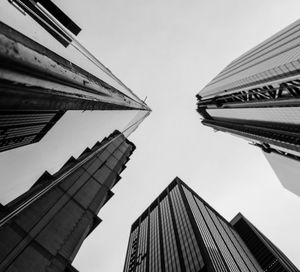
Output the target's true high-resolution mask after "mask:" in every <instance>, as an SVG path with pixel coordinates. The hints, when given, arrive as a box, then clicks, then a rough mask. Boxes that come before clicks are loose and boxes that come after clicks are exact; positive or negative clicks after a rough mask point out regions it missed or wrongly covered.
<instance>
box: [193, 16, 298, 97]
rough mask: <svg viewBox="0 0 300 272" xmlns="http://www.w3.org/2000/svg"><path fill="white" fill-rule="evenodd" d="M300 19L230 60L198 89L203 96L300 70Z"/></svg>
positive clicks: (285, 75)
mask: <svg viewBox="0 0 300 272" xmlns="http://www.w3.org/2000/svg"><path fill="white" fill-rule="evenodd" d="M299 42H300V19H299V20H297V21H296V22H294V23H293V24H291V25H290V26H288V27H287V28H285V29H283V30H282V31H280V32H278V33H277V34H275V35H274V36H272V37H271V38H269V39H267V40H266V41H264V42H263V43H261V44H259V45H258V46H256V47H254V48H253V49H251V50H250V51H248V52H246V53H245V54H243V55H242V56H241V57H239V58H237V59H236V60H234V61H233V62H232V63H230V64H229V65H228V66H227V67H226V68H225V69H223V70H222V71H221V72H220V73H219V74H218V75H217V76H216V77H215V78H214V79H213V80H212V81H211V82H210V83H208V84H207V85H206V86H205V87H204V88H203V89H202V90H201V91H200V92H199V95H201V96H202V97H203V98H206V97H210V96H215V95H220V94H224V92H225V91H227V92H228V91H230V90H233V89H234V90H239V89H241V88H244V87H246V86H248V87H249V86H251V84H252V85H255V84H263V82H268V81H270V79H271V78H273V79H276V78H277V79H278V78H285V77H289V76H292V75H295V74H298V75H299V69H300V61H299V60H300V43H299Z"/></svg>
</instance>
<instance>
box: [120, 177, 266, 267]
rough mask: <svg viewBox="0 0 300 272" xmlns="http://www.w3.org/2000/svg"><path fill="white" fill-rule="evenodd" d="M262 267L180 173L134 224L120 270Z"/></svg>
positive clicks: (229, 227) (230, 228)
mask: <svg viewBox="0 0 300 272" xmlns="http://www.w3.org/2000/svg"><path fill="white" fill-rule="evenodd" d="M143 271H147V272H159V271H161V272H176V271H177V272H179V271H180V272H181V271H182V272H183V271H189V272H200V271H201V272H202V271H203V272H204V271H205V272H226V271H228V272H254V271H255V272H258V271H259V272H262V271H263V270H262V269H261V268H260V266H259V265H258V263H257V262H256V260H255V259H254V257H253V256H252V254H251V253H250V251H249V250H248V249H247V247H246V245H245V244H244V243H243V241H242V240H241V238H240V237H239V235H238V234H237V232H236V231H235V229H234V228H233V227H232V226H231V225H230V224H229V223H228V222H227V221H226V220H225V219H224V218H223V217H222V216H221V215H220V214H219V213H218V212H217V211H215V210H214V209H213V208H212V207H211V206H210V205H209V204H207V203H206V202H205V201H204V200H203V199H201V198H200V197H199V196H198V195H197V194H196V193H195V192H194V191H193V190H192V189H191V188H189V187H188V186H187V185H186V184H185V183H183V182H182V181H181V180H180V179H179V178H175V179H174V180H173V181H172V182H171V184H170V185H169V186H168V187H167V188H166V189H165V190H164V191H163V192H162V193H161V194H160V195H159V196H158V197H157V198H156V199H155V200H154V201H153V203H152V204H151V205H150V206H149V207H148V208H147V209H146V210H145V211H144V212H143V213H142V215H141V216H140V217H139V218H138V219H137V220H136V221H135V222H134V223H133V225H132V227H131V231H130V237H129V244H128V249H127V255H126V260H125V265H124V272H143Z"/></svg>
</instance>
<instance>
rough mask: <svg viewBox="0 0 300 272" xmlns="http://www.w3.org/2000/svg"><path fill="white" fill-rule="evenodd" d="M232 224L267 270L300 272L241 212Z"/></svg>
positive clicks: (270, 271) (273, 271)
mask: <svg viewBox="0 0 300 272" xmlns="http://www.w3.org/2000/svg"><path fill="white" fill-rule="evenodd" d="M231 225H232V226H233V227H234V229H235V231H236V232H237V233H238V236H239V237H240V238H241V239H242V240H243V242H244V243H245V244H246V245H247V248H248V249H249V250H250V251H251V253H252V254H253V256H254V258H255V259H256V261H257V262H258V263H259V265H260V266H261V267H262V269H263V271H267V272H299V270H298V269H297V267H296V266H295V265H294V264H293V263H292V262H291V261H290V260H289V259H288V258H287V257H286V256H285V254H284V253H283V252H282V251H281V250H279V249H278V248H277V247H276V246H275V245H274V244H273V243H272V242H271V241H270V240H269V239H268V238H267V237H266V236H264V235H263V234H262V233H261V232H260V231H259V230H258V229H257V228H256V227H255V226H253V225H252V224H251V223H250V222H249V221H248V220H247V219H246V218H245V217H244V216H243V215H242V214H241V213H239V214H238V215H236V216H235V218H233V219H232V221H231Z"/></svg>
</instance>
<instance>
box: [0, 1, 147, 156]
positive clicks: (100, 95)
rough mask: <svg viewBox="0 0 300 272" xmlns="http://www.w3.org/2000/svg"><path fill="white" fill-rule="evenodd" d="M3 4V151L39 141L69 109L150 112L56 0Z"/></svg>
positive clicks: (0, 36) (0, 56) (0, 112)
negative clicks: (100, 57) (81, 39)
mask: <svg viewBox="0 0 300 272" xmlns="http://www.w3.org/2000/svg"><path fill="white" fill-rule="evenodd" d="M15 7H17V9H15ZM0 9H1V10H3V11H5V12H7V18H6V21H7V22H5V23H4V22H2V21H1V22H0V62H1V73H0V152H1V151H5V150H9V149H13V148H17V147H21V146H24V145H28V144H32V143H35V142H38V141H39V140H41V139H42V138H43V136H44V135H45V134H46V133H47V132H48V131H49V130H50V129H51V128H52V127H53V126H54V125H55V123H56V122H57V121H59V119H60V118H61V117H62V116H63V115H64V114H65V113H66V112H67V111H68V110H82V111H85V110H140V111H147V112H150V108H149V107H148V106H147V104H146V103H145V102H144V101H142V100H141V99H140V98H138V97H137V96H136V95H135V94H134V93H133V92H132V91H131V90H130V89H129V88H128V87H127V86H125V84H124V83H122V82H121V81H120V80H119V79H118V78H117V77H116V76H114V74H113V73H112V72H111V71H110V70H109V69H107V68H106V67H105V66H104V65H103V64H102V63H100V61H99V60H98V59H96V58H95V57H94V56H93V55H92V54H91V53H90V52H89V51H88V50H87V49H86V48H85V47H83V46H82V45H81V44H80V43H79V41H77V40H76V38H75V36H74V35H77V34H78V33H79V31H80V30H81V29H80V27H79V26H77V25H76V23H75V22H74V21H73V20H72V19H71V18H69V17H68V16H67V15H66V14H65V13H64V12H63V11H62V10H60V9H59V7H58V6H57V5H56V4H54V3H53V2H52V1H34V2H32V1H2V2H1V4H0ZM20 10H21V11H22V13H24V15H25V14H27V15H28V16H23V15H22V14H21V13H20ZM45 11H47V12H45ZM53 16H54V17H53ZM12 18H15V19H12ZM31 18H32V19H31ZM11 19H12V20H11ZM19 20H20V22H23V24H21V26H22V27H20V24H18V23H16V21H19ZM32 25H34V27H35V29H36V30H35V31H31V28H30V27H29V30H28V26H32ZM14 27H15V28H14ZM45 30H46V31H47V32H45ZM47 40H48V42H46V41H47Z"/></svg>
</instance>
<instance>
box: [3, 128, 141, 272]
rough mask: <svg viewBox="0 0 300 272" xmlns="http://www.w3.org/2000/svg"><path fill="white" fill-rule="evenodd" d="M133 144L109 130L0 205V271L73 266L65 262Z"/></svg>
mask: <svg viewBox="0 0 300 272" xmlns="http://www.w3.org/2000/svg"><path fill="white" fill-rule="evenodd" d="M134 149H135V146H134V144H133V143H131V142H130V141H128V140H127V139H126V138H125V137H124V135H123V134H122V133H120V132H118V131H115V132H114V133H112V134H111V135H110V136H109V137H108V138H105V139H104V140H103V141H102V142H97V143H96V144H95V145H94V146H93V147H92V148H91V149H90V148H86V149H85V150H84V151H83V152H82V154H81V155H80V156H79V157H78V158H77V159H75V158H74V157H71V158H70V159H69V160H68V161H67V162H66V163H65V165H63V167H62V168H61V169H60V170H59V171H58V172H56V173H55V174H53V175H51V174H50V173H48V172H47V171H46V172H45V173H44V174H43V175H42V176H41V177H40V178H39V179H38V180H37V181H36V183H35V184H34V185H33V186H32V187H31V188H30V189H29V190H28V191H27V192H25V193H24V194H22V195H21V196H19V197H18V198H16V199H15V200H13V201H12V202H10V203H8V204H7V205H6V206H1V205H0V241H1V243H0V271H7V272H13V271H26V272H36V271H49V272H50V271H52V272H54V271H55V272H63V271H65V272H67V271H69V272H70V271H76V269H75V268H74V267H72V265H71V263H72V261H73V260H74V258H75V256H76V254H77V252H78V250H79V248H80V246H81V244H82V243H83V241H84V239H86V237H87V236H88V235H89V234H90V233H91V232H92V231H93V230H94V228H95V227H96V226H97V225H98V224H99V223H100V222H101V219H100V218H99V217H98V216H97V214H98V212H99V210H100V209H101V208H102V207H103V205H104V204H105V203H106V202H107V201H108V200H109V199H110V198H111V197H112V196H113V192H112V191H111V189H112V188H113V186H114V185H115V184H116V183H117V182H118V181H119V180H120V173H121V172H122V171H123V170H124V169H125V168H126V166H125V164H126V162H127V161H128V160H129V157H130V155H131V154H132V152H133V151H134Z"/></svg>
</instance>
